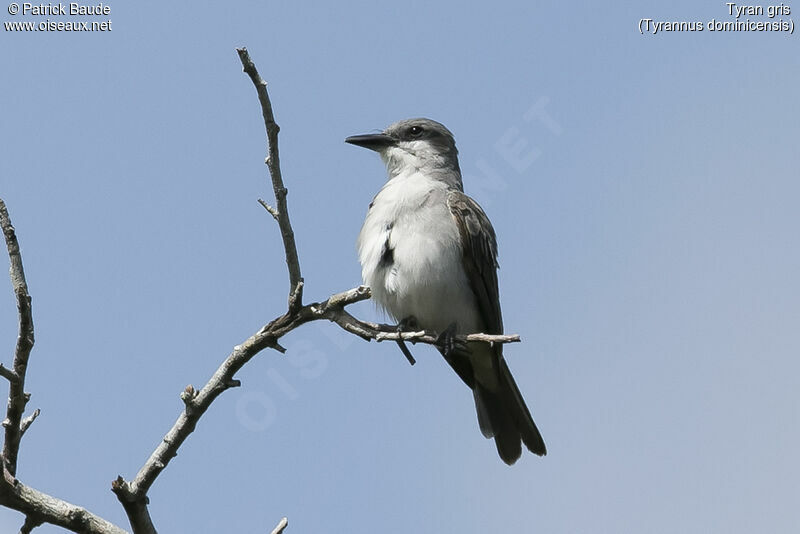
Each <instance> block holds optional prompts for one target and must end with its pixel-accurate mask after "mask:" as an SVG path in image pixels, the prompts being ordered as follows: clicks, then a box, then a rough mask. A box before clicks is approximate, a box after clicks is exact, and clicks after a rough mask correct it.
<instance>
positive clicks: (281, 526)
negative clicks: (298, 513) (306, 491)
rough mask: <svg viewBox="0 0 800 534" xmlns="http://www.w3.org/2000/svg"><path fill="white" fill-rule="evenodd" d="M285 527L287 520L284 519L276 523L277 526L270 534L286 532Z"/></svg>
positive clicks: (287, 524)
mask: <svg viewBox="0 0 800 534" xmlns="http://www.w3.org/2000/svg"><path fill="white" fill-rule="evenodd" d="M287 526H289V520H288V519H287V518H285V517H284V518H283V519H281V520H280V521H279V522H278V526H276V527H275V528H274V529H272V533H271V534H281V533H282V532H283V531H284V530H286V527H287Z"/></svg>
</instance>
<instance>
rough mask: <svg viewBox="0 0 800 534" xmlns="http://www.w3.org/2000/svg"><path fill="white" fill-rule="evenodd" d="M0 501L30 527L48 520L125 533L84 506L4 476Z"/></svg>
mask: <svg viewBox="0 0 800 534" xmlns="http://www.w3.org/2000/svg"><path fill="white" fill-rule="evenodd" d="M0 504H2V505H3V506H6V507H8V508H11V509H12V510H17V511H19V512H22V513H23V514H25V515H26V517H27V519H26V521H25V525H27V526H29V527H30V528H31V529H33V528H34V527H35V526H38V525H40V524H42V523H51V524H53V525H58V526H60V527H63V528H65V529H67V530H71V531H72V532H80V533H83V534H126V533H125V531H124V530H122V529H121V528H119V527H118V526H116V525H114V524H113V523H110V522H108V521H106V520H105V519H103V518H102V517H100V516H97V515H95V514H93V513H91V512H89V511H88V510H86V509H85V508H81V507H80V506H75V505H74V504H70V503H68V502H66V501H63V500H61V499H57V498H55V497H52V496H50V495H47V494H46V493H42V492H41V491H38V490H35V489H33V488H30V487H28V486H26V485H24V484H23V483H22V482H19V481H18V480H13V481H12V482H9V481H8V480H7V478H5V477H0ZM25 525H23V529H24V528H25ZM22 532H25V531H24V530H22ZM28 532H30V530H29V531H28Z"/></svg>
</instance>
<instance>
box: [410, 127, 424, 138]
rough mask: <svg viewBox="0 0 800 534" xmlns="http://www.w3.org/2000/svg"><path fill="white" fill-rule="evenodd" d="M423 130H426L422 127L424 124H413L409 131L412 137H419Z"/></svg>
mask: <svg viewBox="0 0 800 534" xmlns="http://www.w3.org/2000/svg"><path fill="white" fill-rule="evenodd" d="M423 131H424V130H423V129H422V126H412V127H411V128H409V129H408V133H409V135H411V137H419V136H420V135H422V132H423Z"/></svg>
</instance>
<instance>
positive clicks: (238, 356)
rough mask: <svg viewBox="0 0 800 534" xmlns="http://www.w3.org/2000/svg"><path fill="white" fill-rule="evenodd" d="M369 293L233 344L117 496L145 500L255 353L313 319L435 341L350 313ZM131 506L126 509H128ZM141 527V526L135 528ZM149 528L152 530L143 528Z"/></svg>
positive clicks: (299, 314) (292, 316)
mask: <svg viewBox="0 0 800 534" xmlns="http://www.w3.org/2000/svg"><path fill="white" fill-rule="evenodd" d="M369 297H370V291H369V288H367V287H365V286H359V287H356V288H353V289H350V290H348V291H344V292H342V293H337V294H335V295H333V296H331V297H330V298H329V299H327V300H325V301H323V302H314V303H312V304H307V305H305V306H303V307H301V308H300V309H298V310H297V311H296V312H287V313H285V314H284V315H281V316H280V317H277V318H275V319H274V320H272V321H271V322H269V323H268V324H266V325H264V327H262V328H261V329H260V330H259V331H258V332H256V333H255V334H253V335H252V336H250V338H248V339H247V340H245V341H244V342H243V343H242V344H241V345H237V346H235V347H234V348H233V351H232V352H231V354H230V355H229V356H228V357H227V358H226V359H225V361H224V362H222V365H220V366H219V368H218V369H217V371H216V372H215V373H214V375H213V376H212V377H211V379H210V380H209V381H208V383H206V385H205V386H203V388H202V389H201V390H200V391H196V390H195V389H194V388H193V387H192V386H187V388H186V389H185V390H184V391H183V392H182V394H181V398H182V399H183V402H184V404H185V406H186V407H185V409H184V410H183V412H182V413H181V414H180V416H179V417H178V420H177V421H175V424H174V425H173V426H172V428H171V429H170V431H169V432H167V434H166V435H165V436H164V438H163V439H162V440H161V442H160V443H159V444H158V446H157V447H156V449H155V450H154V451H153V453H152V454H151V455H150V458H149V459H148V460H147V461H146V462H145V464H144V466H142V468H141V469H140V470H139V473H137V475H136V477H135V478H134V479H133V480H132V481H130V482H126V481H124V480H123V479H122V477H120V478H118V479H117V480H116V481H115V482H114V484H113V488H112V489H113V491H114V493H116V494H117V498H119V500H120V501H121V502H122V503H123V505H126V503H134V502H136V503H140V504H141V505H142V506H144V504H142V503H145V504H146V500H147V492H148V490H149V489H150V487H151V486H152V485H153V483H154V482H155V480H156V478H158V475H159V474H161V472H162V471H163V470H164V469H165V468H166V467H167V465H168V464H169V462H170V460H172V459H173V458H174V457H175V456H177V454H178V449H179V448H180V446H181V445H182V444H183V442H184V441H186V438H188V437H189V435H190V434H191V433H192V432H193V431H194V429H195V427H196V425H197V422H198V421H199V420H200V418H201V417H202V416H203V414H204V413H205V412H206V410H208V408H209V407H210V406H211V403H212V402H214V400H215V399H216V398H217V397H218V396H219V395H221V394H222V393H223V392H224V391H226V390H227V389H229V388H230V387H233V386H237V385H239V381H238V380H236V379H234V375H235V374H236V373H237V372H238V371H239V369H241V368H242V367H243V366H244V365H245V364H246V363H247V362H248V361H250V360H251V359H252V358H253V357H254V356H255V355H256V354H258V353H259V352H261V351H262V350H264V349H266V348H273V349H276V350H281V349H282V347H280V345H279V344H278V340H279V339H280V338H281V337H283V336H284V335H286V334H288V333H289V332H291V331H292V330H294V329H296V328H298V327H299V326H302V325H304V324H306V323H308V322H311V321H317V320H320V319H327V320H329V321H331V322H334V323H336V324H338V325H339V326H340V327H341V328H343V329H345V330H346V331H348V332H352V333H354V334H357V335H358V336H360V337H361V338H363V339H365V340H367V341H369V340H372V339H374V340H378V341H381V340H398V339H401V338H402V339H404V340H408V341H413V342H416V343H426V344H430V345H435V344H436V343H437V340H438V336H437V335H436V334H435V333H431V332H424V331H420V332H397V327H396V326H393V325H382V324H375V323H368V322H365V321H360V320H358V319H356V318H355V317H353V316H352V315H350V313H348V312H347V311H346V310H345V309H344V307H345V306H347V305H349V304H353V303H355V302H359V301H362V300H366V299H368V298H369ZM455 339H456V340H457V341H460V342H462V343H463V342H467V341H483V342H493V343H511V342H516V341H519V336H515V335H512V336H490V335H487V334H470V335H468V336H456V338H455ZM126 510H127V508H126ZM134 531H135V532H136V530H135V529H134ZM144 532H147V531H144Z"/></svg>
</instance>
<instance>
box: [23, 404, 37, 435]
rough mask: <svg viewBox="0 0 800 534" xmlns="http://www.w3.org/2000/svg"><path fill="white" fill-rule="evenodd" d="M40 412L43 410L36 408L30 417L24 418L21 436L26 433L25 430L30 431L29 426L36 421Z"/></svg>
mask: <svg viewBox="0 0 800 534" xmlns="http://www.w3.org/2000/svg"><path fill="white" fill-rule="evenodd" d="M40 413H41V410H40V409H39V408H36V409H35V410H34V411H33V413H32V414H30V415H29V416H28V417H26V418H25V419H23V420H22V422H21V423H20V424H19V433H20V437H21V436H24V435H25V432H27V431H28V427H30V426H31V425H32V424H33V422H34V421H36V418H37V417H39V414H40Z"/></svg>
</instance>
